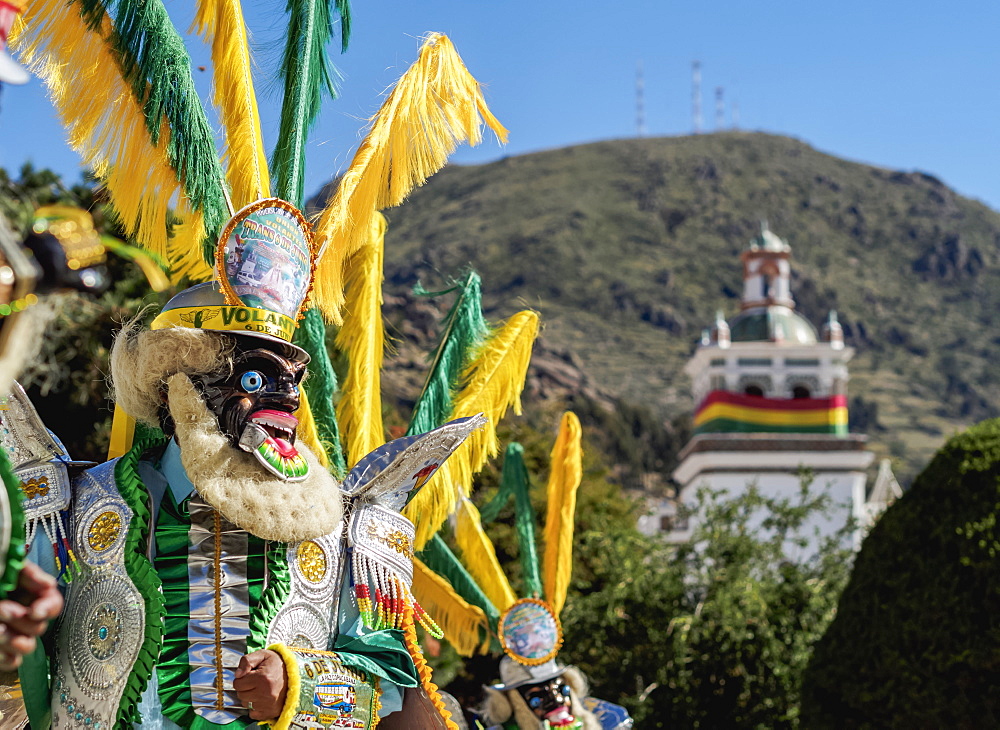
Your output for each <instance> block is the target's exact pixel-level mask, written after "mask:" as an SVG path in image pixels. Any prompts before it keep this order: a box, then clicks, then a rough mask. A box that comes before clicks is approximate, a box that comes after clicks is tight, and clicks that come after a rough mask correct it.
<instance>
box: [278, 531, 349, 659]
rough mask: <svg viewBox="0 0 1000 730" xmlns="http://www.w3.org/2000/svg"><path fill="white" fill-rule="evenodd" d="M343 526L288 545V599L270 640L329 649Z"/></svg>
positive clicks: (340, 569)
mask: <svg viewBox="0 0 1000 730" xmlns="http://www.w3.org/2000/svg"><path fill="white" fill-rule="evenodd" d="M343 533H344V527H343V523H342V522H341V523H340V524H339V525H338V528H337V530H335V531H334V532H332V533H330V534H329V535H324V536H322V537H318V538H316V539H314V540H304V541H303V542H300V543H295V544H292V545H289V546H288V550H287V553H286V555H287V559H288V574H289V592H288V599H287V600H286V601H285V603H284V605H283V606H282V608H281V609H280V610H279V611H278V613H277V615H276V616H275V617H274V620H273V621H272V622H271V626H270V629H269V631H268V634H267V643H268V644H285V645H286V646H293V647H296V648H301V649H321V650H323V649H328V648H329V645H330V642H331V640H332V637H333V635H334V634H336V630H337V626H336V625H335V620H336V619H335V614H336V610H335V607H336V603H337V599H338V597H339V592H340V586H341V583H342V582H343V570H344V538H343Z"/></svg>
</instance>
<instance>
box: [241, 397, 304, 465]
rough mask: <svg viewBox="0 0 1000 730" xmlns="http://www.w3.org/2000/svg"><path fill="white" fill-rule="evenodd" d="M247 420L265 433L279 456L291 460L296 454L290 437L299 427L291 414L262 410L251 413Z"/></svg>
mask: <svg viewBox="0 0 1000 730" xmlns="http://www.w3.org/2000/svg"><path fill="white" fill-rule="evenodd" d="M249 420H250V422H251V423H255V424H257V425H258V426H260V427H261V428H263V429H264V430H265V431H266V432H267V434H268V436H270V440H271V442H272V443H273V444H274V447H275V448H276V449H277V451H278V453H279V454H280V455H281V456H283V457H285V458H291V457H293V456H295V455H296V454H298V450H297V449H296V448H295V446H294V445H293V444H292V437H293V434H294V433H295V428H296V427H297V426H298V425H299V419H297V418H296V417H295V416H293V415H292V414H291V413H288V412H286V411H275V410H273V409H267V408H264V409H261V410H259V411H254V412H253V413H251V414H250V418H249Z"/></svg>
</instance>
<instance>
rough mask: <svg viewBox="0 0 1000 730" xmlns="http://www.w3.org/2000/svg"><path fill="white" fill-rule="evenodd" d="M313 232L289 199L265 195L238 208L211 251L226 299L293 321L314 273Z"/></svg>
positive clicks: (304, 298) (307, 292)
mask: <svg viewBox="0 0 1000 730" xmlns="http://www.w3.org/2000/svg"><path fill="white" fill-rule="evenodd" d="M312 254H313V251H312V231H311V229H310V227H309V223H308V222H307V221H306V219H305V218H304V217H303V215H302V214H301V213H300V212H299V211H298V210H297V209H296V208H295V206H293V205H292V204H291V203H287V202H285V201H284V200H281V199H279V198H268V199H266V200H258V201H257V202H256V203H251V204H250V205H248V206H247V207H246V208H243V210H241V211H240V212H238V213H237V214H236V215H235V216H233V217H232V219H231V220H230V221H229V223H227V224H226V227H225V228H224V229H223V232H222V235H221V236H220V237H219V246H218V248H217V249H216V252H215V260H216V267H217V269H218V272H219V284H220V286H221V287H222V291H223V292H224V293H225V296H226V302H227V303H228V304H231V305H237V306H238V305H242V306H245V307H250V308H253V309H263V310H267V311H270V312H278V313H280V314H283V315H285V316H286V317H290V318H291V319H293V320H294V319H297V318H298V315H299V312H300V311H301V310H302V305H303V303H304V302H305V300H306V296H307V295H308V294H309V289H310V286H311V284H312V274H313V255H312Z"/></svg>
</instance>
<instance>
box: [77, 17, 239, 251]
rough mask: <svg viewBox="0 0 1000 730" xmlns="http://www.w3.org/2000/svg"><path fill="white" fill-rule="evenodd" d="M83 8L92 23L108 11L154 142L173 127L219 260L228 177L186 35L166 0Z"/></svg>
mask: <svg viewBox="0 0 1000 730" xmlns="http://www.w3.org/2000/svg"><path fill="white" fill-rule="evenodd" d="M80 12H81V15H82V16H83V18H84V19H85V20H86V21H87V23H88V24H89V25H90V27H92V28H95V29H96V28H98V27H99V26H100V23H101V19H102V17H103V16H104V15H105V13H106V14H107V15H108V17H109V18H110V19H111V23H112V26H113V27H114V31H113V33H112V36H111V38H109V39H108V42H109V43H110V45H111V46H112V48H114V50H115V51H116V55H117V57H118V60H119V65H120V67H121V72H122V77H123V78H124V79H125V80H126V81H127V82H128V83H129V84H130V85H131V86H132V91H133V93H134V94H135V98H136V99H137V100H138V102H139V104H140V106H142V108H143V112H144V114H145V117H146V128H147V129H148V131H149V134H150V138H151V140H152V142H153V144H158V143H159V139H160V135H161V132H162V127H163V121H164V119H165V120H166V122H167V124H168V125H169V127H170V142H169V145H168V147H167V159H168V160H169V162H170V165H171V167H173V169H174V170H175V172H176V173H177V179H178V180H179V181H180V182H181V184H182V185H183V188H184V194H185V195H186V196H187V198H188V199H189V200H190V201H191V205H192V206H193V207H194V208H196V209H197V210H200V211H201V212H202V214H203V216H204V219H205V231H206V234H207V235H206V241H205V251H204V253H205V256H206V261H207V262H209V263H212V262H213V255H214V244H215V240H216V238H217V237H218V234H219V232H220V231H221V229H222V226H223V224H224V223H225V221H226V219H227V218H228V216H227V210H226V203H225V201H226V194H225V191H224V189H223V187H222V186H223V180H224V179H225V176H224V173H223V171H222V166H221V164H220V163H219V159H218V152H217V150H216V146H215V136H214V134H213V132H212V127H211V125H210V124H209V122H208V118H207V116H206V115H205V109H204V107H203V106H202V104H201V100H200V99H199V98H198V92H197V90H196V89H195V85H194V79H193V78H192V76H191V61H190V58H189V57H188V53H187V49H186V48H185V46H184V39H183V38H181V36H180V35H179V34H178V33H177V30H176V29H175V28H174V26H173V24H172V23H171V22H170V17H169V16H168V15H167V10H166V8H165V7H164V5H163V2H162V0H111V1H110V2H108V3H107V4H105V3H103V2H101V0H80Z"/></svg>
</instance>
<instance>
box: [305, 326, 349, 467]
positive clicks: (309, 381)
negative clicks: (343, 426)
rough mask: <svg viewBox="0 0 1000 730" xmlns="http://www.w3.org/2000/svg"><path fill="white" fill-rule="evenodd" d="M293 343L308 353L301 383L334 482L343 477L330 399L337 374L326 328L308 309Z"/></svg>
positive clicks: (335, 419) (345, 461) (338, 441)
mask: <svg viewBox="0 0 1000 730" xmlns="http://www.w3.org/2000/svg"><path fill="white" fill-rule="evenodd" d="M295 342H296V344H298V345H299V346H300V347H301V348H302V349H303V350H305V351H306V352H308V353H309V356H310V358H311V360H310V361H309V377H308V378H306V380H305V382H304V384H303V385H304V387H305V389H306V395H308V396H309V407H310V408H311V409H312V414H313V420H315V421H316V428H317V430H318V431H319V440H320V442H321V443H322V444H323V446H324V448H325V449H326V455H327V457H329V459H330V469H331V471H333V473H334V474H335V475H336V476H337V478H338V479H343V478H344V477H345V476H346V475H347V460H346V459H345V458H344V449H343V447H342V446H341V443H340V426H339V425H338V424H337V412H336V410H335V409H334V404H333V396H334V394H335V393H336V392H337V387H338V386H337V374H336V372H334V370H333V363H331V362H330V355H329V353H328V351H327V349H326V325H324V324H323V318H322V317H321V316H320V313H319V311H318V310H316V309H310V310H309V311H308V312H306V314H305V317H304V318H303V319H302V321H301V322H300V323H299V328H298V330H297V331H296V332H295Z"/></svg>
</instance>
